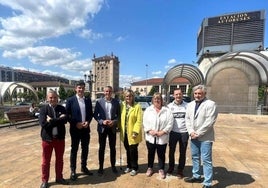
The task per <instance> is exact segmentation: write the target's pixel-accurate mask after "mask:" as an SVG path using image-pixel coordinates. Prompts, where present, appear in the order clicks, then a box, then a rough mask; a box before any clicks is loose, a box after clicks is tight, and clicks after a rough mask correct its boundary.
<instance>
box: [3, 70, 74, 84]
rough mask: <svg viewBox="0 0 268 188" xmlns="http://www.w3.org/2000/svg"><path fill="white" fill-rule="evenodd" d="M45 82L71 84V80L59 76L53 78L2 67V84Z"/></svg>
mask: <svg viewBox="0 0 268 188" xmlns="http://www.w3.org/2000/svg"><path fill="white" fill-rule="evenodd" d="M41 81H42V82H45V81H57V82H61V83H66V84H69V80H68V79H66V78H62V77H59V76H52V75H48V74H42V73H37V72H31V71H26V70H19V69H13V68H10V67H3V66H0V82H25V83H30V82H41Z"/></svg>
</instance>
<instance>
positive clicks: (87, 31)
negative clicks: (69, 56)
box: [79, 29, 104, 40]
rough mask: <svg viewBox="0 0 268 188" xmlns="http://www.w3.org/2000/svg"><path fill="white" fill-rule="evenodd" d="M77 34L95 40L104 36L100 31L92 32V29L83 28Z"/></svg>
mask: <svg viewBox="0 0 268 188" xmlns="http://www.w3.org/2000/svg"><path fill="white" fill-rule="evenodd" d="M79 36H80V37H82V38H86V39H89V40H96V39H101V38H103V37H104V36H103V34H101V33H94V32H93V31H92V29H83V30H82V31H81V33H80V34H79Z"/></svg>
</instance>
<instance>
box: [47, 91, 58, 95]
mask: <svg viewBox="0 0 268 188" xmlns="http://www.w3.org/2000/svg"><path fill="white" fill-rule="evenodd" d="M49 93H51V94H53V95H57V97H58V93H57V91H55V90H53V89H49V90H48V92H47V95H48V94H49Z"/></svg>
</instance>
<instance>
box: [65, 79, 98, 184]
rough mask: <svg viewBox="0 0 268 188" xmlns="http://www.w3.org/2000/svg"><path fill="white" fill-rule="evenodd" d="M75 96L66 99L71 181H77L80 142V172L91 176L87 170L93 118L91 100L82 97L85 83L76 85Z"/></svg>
mask: <svg viewBox="0 0 268 188" xmlns="http://www.w3.org/2000/svg"><path fill="white" fill-rule="evenodd" d="M75 91H76V95H74V96H72V97H70V98H68V99H67V103H66V111H67V118H68V122H69V123H70V135H71V155H70V167H71V176H70V178H71V180H76V179H77V174H76V161H77V151H78V147H79V143H80V141H81V171H82V172H83V173H85V174H87V175H93V173H92V172H90V171H89V170H88V168H87V158H88V150H89V149H88V148H89V141H90V126H89V125H90V122H91V120H92V118H93V111H92V102H91V99H90V98H88V97H85V96H84V93H85V83H84V82H83V81H81V82H79V83H78V84H76V87H75Z"/></svg>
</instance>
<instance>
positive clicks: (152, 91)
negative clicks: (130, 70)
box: [148, 86, 158, 96]
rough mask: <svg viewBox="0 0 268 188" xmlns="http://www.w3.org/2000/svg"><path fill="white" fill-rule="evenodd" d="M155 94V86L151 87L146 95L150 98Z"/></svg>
mask: <svg viewBox="0 0 268 188" xmlns="http://www.w3.org/2000/svg"><path fill="white" fill-rule="evenodd" d="M155 92H158V89H157V86H153V87H152V88H151V90H150V92H149V94H148V95H149V96H152V95H153V94H154V93H155Z"/></svg>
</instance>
